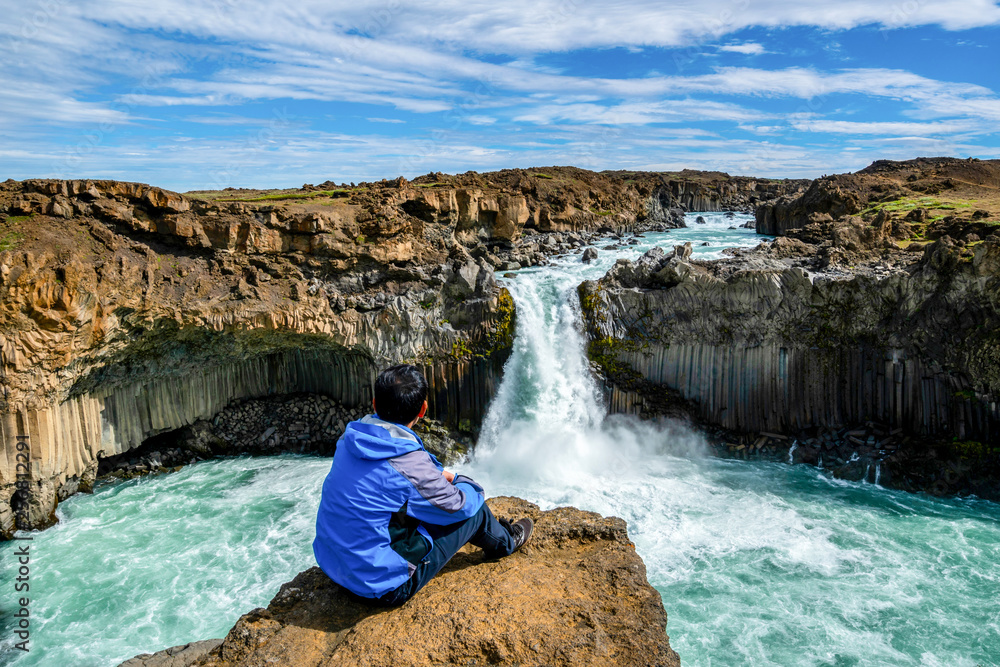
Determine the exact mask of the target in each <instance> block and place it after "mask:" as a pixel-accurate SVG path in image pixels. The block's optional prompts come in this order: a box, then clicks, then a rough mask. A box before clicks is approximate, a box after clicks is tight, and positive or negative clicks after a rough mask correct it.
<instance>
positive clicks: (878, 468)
mask: <svg viewBox="0 0 1000 667" xmlns="http://www.w3.org/2000/svg"><path fill="white" fill-rule="evenodd" d="M881 478H882V464H881V463H876V464H875V486H878V485H879V483H878V481H879V480H880V479H881Z"/></svg>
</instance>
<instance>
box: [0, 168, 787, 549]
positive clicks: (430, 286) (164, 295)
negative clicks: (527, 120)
mask: <svg viewBox="0 0 1000 667" xmlns="http://www.w3.org/2000/svg"><path fill="white" fill-rule="evenodd" d="M796 187H798V186H797V185H796V184H795V183H794V182H787V183H786V182H779V183H771V182H767V183H765V182H757V181H754V180H753V179H730V178H729V177H728V176H726V175H725V174H713V173H707V174H706V173H701V172H683V173H681V174H669V175H665V174H653V173H636V172H629V173H622V172H615V173H604V174H596V173H593V172H587V171H584V170H579V169H574V168H571V167H551V168H545V169H539V170H507V171H502V172H496V173H492V174H476V173H473V172H470V173H467V174H460V175H454V176H448V175H444V174H428V175H427V176H423V177H420V178H418V179H415V180H414V181H413V182H408V181H406V180H405V179H403V178H398V179H395V180H392V181H381V182H378V183H361V184H349V185H348V184H339V185H338V184H335V183H329V182H328V183H324V184H321V185H319V186H314V185H306V186H303V188H301V189H298V190H294V191H249V190H234V189H227V190H226V191H221V192H219V191H216V192H193V193H189V194H188V195H180V194H178V193H173V192H169V191H166V190H162V189H160V188H156V187H151V186H148V185H143V184H139V183H122V182H118V181H89V180H80V181H54V180H29V181H24V182H15V181H7V182H6V183H3V184H2V185H0V372H2V376H3V395H2V396H0V438H2V440H3V445H2V447H3V450H2V451H3V456H0V535H9V534H10V532H11V531H12V530H14V529H15V528H16V527H20V528H39V527H44V526H45V525H48V524H50V523H52V522H53V521H54V508H55V506H56V504H57V502H58V500H59V499H61V498H65V497H66V496H67V495H69V494H71V493H74V492H76V491H78V490H87V489H88V488H89V487H90V486H91V484H92V483H93V481H94V477H95V474H96V470H97V466H98V462H99V459H101V458H109V457H118V458H116V461H117V462H118V463H119V464H120V463H123V462H124V463H125V464H126V465H127V466H131V468H136V469H138V468H140V467H142V466H145V467H146V468H147V469H148V468H150V466H151V465H152V463H153V461H154V460H157V461H159V462H160V463H164V461H165V459H166V458H169V457H166V456H165V455H164V456H153V457H152V458H149V457H147V458H146V459H145V461H144V462H142V461H139V460H138V459H136V460H128V459H122V458H121V457H122V455H123V454H125V453H127V452H133V451H135V450H136V448H138V447H139V446H140V445H142V443H144V442H147V441H149V440H150V439H151V438H153V437H156V436H160V435H162V434H165V433H170V432H173V431H175V430H177V429H181V428H187V427H197V425H198V424H199V422H203V421H205V420H209V419H211V418H212V417H213V416H215V415H216V414H218V413H219V412H220V411H221V410H223V409H224V408H225V407H226V406H227V405H229V404H231V403H233V402H234V401H242V400H246V399H250V398H257V397H262V396H268V395H275V394H281V395H284V394H295V393H301V392H305V393H311V394H322V395H324V396H326V397H328V398H329V399H331V400H333V401H335V402H336V403H337V404H338V405H339V406H342V407H344V408H345V409H347V410H352V409H358V408H360V407H362V404H363V403H365V402H366V401H367V400H368V396H369V386H370V383H371V380H372V378H373V376H374V373H375V372H376V371H377V369H378V368H379V367H381V366H384V365H387V364H390V363H395V362H400V361H410V362H414V363H418V364H421V365H423V366H424V368H425V370H426V374H427V376H428V379H429V381H430V383H431V416H432V417H434V418H436V419H438V420H439V421H440V422H441V423H442V424H443V426H444V427H447V428H451V429H457V430H458V431H460V432H463V433H465V434H466V435H468V434H472V433H474V432H475V430H476V428H477V425H478V422H479V420H480V418H481V417H482V414H483V412H484V410H485V408H486V405H487V403H488V401H489V399H490V397H491V396H492V394H493V391H494V390H495V388H496V385H497V382H498V380H499V375H500V373H501V370H502V366H503V362H504V360H505V359H506V356H507V354H508V352H509V349H510V345H511V342H512V335H513V324H514V319H513V318H514V305H513V302H512V300H511V299H510V296H509V294H507V293H506V292H505V291H504V290H502V289H500V288H499V287H498V286H497V284H496V282H495V280H494V277H493V276H494V271H495V270H515V269H518V268H521V267H523V266H529V265H535V264H540V263H544V262H545V261H546V259H545V257H546V255H548V254H551V253H555V252H562V251H568V250H569V249H571V248H579V247H580V246H582V245H583V243H584V242H585V241H586V240H587V238H590V237H591V236H592V235H593V234H596V233H599V232H600V233H605V234H619V233H621V232H624V231H629V230H636V229H646V228H660V229H662V228H667V227H670V226H677V225H682V224H683V212H682V210H681V208H680V207H683V206H690V205H704V206H706V207H736V206H744V207H745V206H746V205H748V203H749V202H758V201H761V200H763V199H766V198H768V197H773V196H778V195H780V194H784V193H787V192H790V191H792V190H794V189H795V188H796ZM321 419H322V420H323V422H325V423H315V424H314V423H309V424H306V425H305V427H304V431H301V432H298V433H296V434H295V437H290V436H289V433H287V432H285V431H281V432H280V433H277V434H275V433H272V434H271V435H270V436H266V437H264V440H262V441H261V442H272V441H273V442H279V441H280V442H282V443H285V442H291V444H292V445H294V446H295V447H299V446H300V443H299V439H300V436H301V435H303V434H308V436H309V438H311V439H312V440H310V443H309V444H310V445H311V446H312V445H316V446H318V447H319V448H320V449H321V448H322V446H323V445H322V442H319V441H317V440H315V439H316V438H319V439H320V440H323V441H325V440H326V439H330V438H332V439H333V440H335V439H336V436H337V433H336V432H335V430H336V427H333V428H331V427H330V424H329V420H328V418H327V417H321ZM339 421H340V419H339V418H338V419H337V420H335V422H334V423H335V424H336V423H339ZM261 426H262V428H263V431H266V429H267V428H270V425H268V426H264V425H263V423H261ZM197 428H198V429H200V430H199V432H200V433H202V435H204V433H205V428H203V427H197ZM263 431H262V432H261V433H260V434H256V433H254V434H248V433H240V434H239V438H238V439H239V440H240V442H251V441H252V442H256V439H257V438H259V437H260V436H262V435H263ZM217 435H218V434H217ZM17 436H26V437H27V440H26V441H24V442H21V443H20V444H19V443H18V442H17V440H16V438H17ZM199 437H200V436H199ZM275 446H276V447H279V448H280V447H282V446H284V445H281V444H278V445H275ZM198 447H199V446H198V445H197V444H196V445H195V446H194V447H193V451H197V449H198ZM222 449H225V450H226V451H234V448H233V447H228V448H222ZM147 453H158V454H162V453H163V452H162V451H160V450H156V452H147ZM186 458H187V457H186V455H180V456H178V457H175V461H177V460H186ZM154 467H156V466H154ZM125 470H126V471H128V470H129V468H128V467H126V468H125ZM19 473H20V476H19ZM19 483H20V486H18V484H19Z"/></svg>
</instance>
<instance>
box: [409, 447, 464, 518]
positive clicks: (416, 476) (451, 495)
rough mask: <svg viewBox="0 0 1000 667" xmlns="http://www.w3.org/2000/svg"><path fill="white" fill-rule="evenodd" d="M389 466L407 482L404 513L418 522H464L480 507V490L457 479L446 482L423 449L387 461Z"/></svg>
mask: <svg viewBox="0 0 1000 667" xmlns="http://www.w3.org/2000/svg"><path fill="white" fill-rule="evenodd" d="M389 465H391V466H392V467H393V468H394V469H395V470H396V472H398V473H399V474H400V475H402V477H403V478H404V479H406V481H407V482H409V484H410V487H411V493H410V497H409V499H408V501H407V503H408V504H407V513H408V514H410V515H411V516H413V517H414V518H416V519H418V520H420V521H424V522H426V523H433V524H438V525H448V524H452V523H456V522H458V521H464V520H465V519H468V518H469V517H471V516H473V515H474V514H475V513H476V512H478V511H479V508H480V507H481V506H482V504H483V493H482V492H481V490H478V489H477V488H475V487H473V486H472V485H470V484H468V483H465V482H463V483H458V480H457V479H456V483H455V484H452V483H451V482H449V481H448V480H447V479H445V477H444V475H443V474H441V470H440V469H439V468H438V467H437V466H436V465H434V462H433V461H432V460H431V457H430V456H429V455H428V454H427V452H425V451H423V450H417V451H413V452H407V453H406V454H403V455H402V456H397V457H395V458H393V459H389ZM477 486H478V485H477Z"/></svg>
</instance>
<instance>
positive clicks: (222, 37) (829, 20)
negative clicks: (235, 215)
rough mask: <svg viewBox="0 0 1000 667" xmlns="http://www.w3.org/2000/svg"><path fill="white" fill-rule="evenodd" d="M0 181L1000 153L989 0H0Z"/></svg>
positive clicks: (353, 175) (743, 164)
mask: <svg viewBox="0 0 1000 667" xmlns="http://www.w3.org/2000/svg"><path fill="white" fill-rule="evenodd" d="M0 7H2V9H3V15H4V16H5V17H6V18H5V21H4V22H3V24H2V25H0V54H2V55H0V58H2V61H0V62H2V65H3V66H2V68H0V85H2V90H3V91H5V92H4V93H3V94H0V167H2V169H0V178H8V177H9V178H18V179H20V178H30V177H52V178H81V177H90V178H114V179H120V180H131V181H143V182H148V183H153V184H156V185H160V186H163V187H168V188H172V189H177V190H189V189H197V188H221V187H227V186H234V187H240V186H244V187H291V186H298V185H301V184H302V183H306V182H308V183H318V182H322V181H325V180H327V179H330V180H334V181H338V182H351V181H353V182H358V181H362V180H373V179H379V178H391V177H394V176H396V175H399V174H402V175H404V176H407V177H413V176H416V175H419V174H423V173H427V172H429V171H444V172H449V173H455V172H463V171H466V170H470V169H474V170H477V171H484V170H493V169H501V168H506V167H530V166H544V165H566V164H572V165H576V166H580V167H584V168H588V169H595V170H600V169H652V170H674V169H681V168H685V167H687V168H695V169H719V170H723V171H728V172H730V173H733V174H749V175H760V176H767V177H815V176H819V175H822V174H825V173H838V172H844V171H853V170H856V169H859V168H861V167H864V166H865V165H867V164H869V163H870V162H871V161H873V160H875V159H880V158H892V159H906V158H912V157H917V156H929V155H954V156H958V157H968V156H974V157H980V158H994V157H1000V80H998V78H1000V6H998V4H997V3H996V2H992V1H987V0H936V1H932V0H890V2H886V3H879V2H874V1H872V0H866V1H864V2H860V1H857V0H841V1H839V2H835V3H834V2H822V3H818V2H812V3H810V2H804V1H801V0H799V1H788V0H699V1H698V2H660V1H647V0H621V1H617V2H614V1H612V2H600V3H598V2H585V1H583V0H551V1H550V0H506V1H505V2H495V1H493V2H476V1H469V0H463V1H461V2H459V1H457V0H437V1H435V2H433V3H429V2H405V3H404V2H401V1H400V0H387V1H386V2H374V3H366V2H354V3H338V2H318V1H315V0H298V1H295V2H288V1H286V2H270V1H258V0H200V1H195V0H160V1H158V2H141V1H136V0H90V1H88V0H83V1H80V2H77V1H71V0H40V1H39V2H34V3H25V2H21V3H15V2H12V1H11V0H0Z"/></svg>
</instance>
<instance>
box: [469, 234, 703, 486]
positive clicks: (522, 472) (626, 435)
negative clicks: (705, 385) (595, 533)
mask: <svg viewBox="0 0 1000 667" xmlns="http://www.w3.org/2000/svg"><path fill="white" fill-rule="evenodd" d="M602 259H603V262H601V263H595V264H592V265H586V264H583V263H581V262H580V261H579V259H578V258H577V257H570V258H566V259H563V260H560V261H556V262H554V263H553V265H552V266H550V267H549V268H547V269H546V270H545V271H535V272H523V273H521V274H519V275H518V276H517V278H516V279H515V280H513V281H511V282H509V283H508V284H507V287H508V289H509V290H510V292H511V295H512V297H513V298H514V302H515V303H516V305H517V325H516V326H517V330H516V333H515V338H514V349H513V351H512V353H511V356H510V358H509V359H508V361H507V365H506V366H505V367H504V373H503V380H502V382H501V384H500V387H499V389H498V390H497V394H496V396H495V397H494V399H493V402H492V403H491V405H490V408H489V411H488V412H487V414H486V417H485V419H484V421H483V427H482V430H481V432H480V439H479V443H478V445H477V447H476V452H475V454H474V458H473V461H472V465H473V466H474V467H475V468H477V469H481V470H482V473H481V474H482V475H485V476H487V477H489V478H492V479H495V480H498V481H500V482H503V483H516V484H518V485H519V486H521V485H525V484H527V483H528V482H529V481H531V480H535V481H554V480H566V479H579V478H580V477H581V476H595V475H596V476H599V475H602V474H605V473H607V472H608V471H626V470H634V469H636V467H637V466H641V465H642V460H643V458H645V457H647V456H651V455H658V454H663V453H675V454H679V455H684V456H692V455H698V454H700V453H701V452H703V451H704V441H703V439H702V436H700V435H698V434H695V433H694V432H692V431H690V430H689V429H687V428H684V427H682V426H681V425H679V424H676V423H669V422H663V423H653V422H641V421H639V420H638V419H637V418H635V417H631V416H626V415H613V416H610V417H608V416H606V413H607V409H606V406H605V404H604V398H603V396H602V393H601V389H600V387H599V385H598V383H597V382H596V380H595V379H594V377H593V375H592V373H591V370H590V362H589V360H588V359H587V354H586V338H585V334H584V332H583V320H582V316H581V313H580V305H579V300H578V297H577V295H576V287H577V285H579V284H580V282H582V281H583V280H586V279H588V278H592V277H599V276H600V275H603V273H604V272H605V271H607V269H608V268H609V266H610V264H611V263H612V262H613V261H614V256H613V255H610V254H609V255H605V257H604V258H602Z"/></svg>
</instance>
